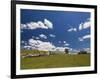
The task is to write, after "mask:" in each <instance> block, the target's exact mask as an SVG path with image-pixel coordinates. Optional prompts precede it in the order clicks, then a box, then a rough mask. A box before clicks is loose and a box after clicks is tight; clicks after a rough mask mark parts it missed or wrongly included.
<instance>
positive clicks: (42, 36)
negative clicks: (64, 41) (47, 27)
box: [39, 34, 47, 39]
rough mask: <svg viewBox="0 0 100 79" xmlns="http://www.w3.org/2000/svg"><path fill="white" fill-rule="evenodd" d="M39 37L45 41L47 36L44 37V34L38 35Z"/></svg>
mask: <svg viewBox="0 0 100 79" xmlns="http://www.w3.org/2000/svg"><path fill="white" fill-rule="evenodd" d="M39 36H40V37H41V38H44V39H47V36H46V35H44V34H40V35H39Z"/></svg>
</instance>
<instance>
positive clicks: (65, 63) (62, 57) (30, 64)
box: [20, 50, 90, 69]
mask: <svg viewBox="0 0 100 79" xmlns="http://www.w3.org/2000/svg"><path fill="white" fill-rule="evenodd" d="M37 52H38V51H34V52H32V51H31V50H28V51H26V50H24V51H22V52H21V53H22V54H28V53H37ZM45 53H46V52H45ZM20 66H21V69H39V68H60V67H61V68H62V67H84V66H90V54H77V55H70V54H57V55H49V56H40V57H26V58H22V57H21V65H20Z"/></svg>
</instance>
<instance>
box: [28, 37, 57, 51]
mask: <svg viewBox="0 0 100 79" xmlns="http://www.w3.org/2000/svg"><path fill="white" fill-rule="evenodd" d="M29 45H30V46H31V48H32V49H38V50H44V51H48V50H52V49H53V48H55V46H54V45H53V44H52V43H50V42H43V41H41V40H34V39H29Z"/></svg>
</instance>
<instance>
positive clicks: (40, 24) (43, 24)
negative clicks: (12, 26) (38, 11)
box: [21, 19, 53, 30]
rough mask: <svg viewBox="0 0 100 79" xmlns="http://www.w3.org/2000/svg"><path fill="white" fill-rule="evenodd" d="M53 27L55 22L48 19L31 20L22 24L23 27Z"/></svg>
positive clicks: (32, 28)
mask: <svg viewBox="0 0 100 79" xmlns="http://www.w3.org/2000/svg"><path fill="white" fill-rule="evenodd" d="M38 28H41V29H52V28H53V23H52V22H51V21H49V20H48V19H44V22H42V21H38V22H29V23H26V24H21V29H31V30H34V29H38Z"/></svg>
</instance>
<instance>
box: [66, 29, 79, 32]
mask: <svg viewBox="0 0 100 79" xmlns="http://www.w3.org/2000/svg"><path fill="white" fill-rule="evenodd" d="M67 31H68V32H72V31H74V32H76V31H77V29H76V28H70V29H68V30H67Z"/></svg>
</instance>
